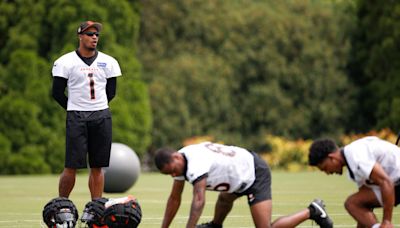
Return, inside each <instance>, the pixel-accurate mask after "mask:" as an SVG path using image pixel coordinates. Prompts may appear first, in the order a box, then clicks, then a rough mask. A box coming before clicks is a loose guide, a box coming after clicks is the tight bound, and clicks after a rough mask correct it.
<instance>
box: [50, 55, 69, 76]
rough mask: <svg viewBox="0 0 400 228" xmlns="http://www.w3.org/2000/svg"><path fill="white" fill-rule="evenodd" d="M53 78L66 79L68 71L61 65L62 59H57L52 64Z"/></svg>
mask: <svg viewBox="0 0 400 228" xmlns="http://www.w3.org/2000/svg"><path fill="white" fill-rule="evenodd" d="M51 73H52V75H53V77H55V76H57V77H62V78H66V79H68V70H67V68H66V67H65V65H64V64H63V60H62V59H57V60H56V61H55V62H54V64H53V69H52V70H51Z"/></svg>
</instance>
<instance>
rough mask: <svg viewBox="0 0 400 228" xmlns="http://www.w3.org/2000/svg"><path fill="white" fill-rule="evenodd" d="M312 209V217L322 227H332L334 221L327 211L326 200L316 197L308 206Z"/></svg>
mask: <svg viewBox="0 0 400 228" xmlns="http://www.w3.org/2000/svg"><path fill="white" fill-rule="evenodd" d="M308 209H309V210H310V219H312V220H314V221H315V222H316V223H317V224H318V225H319V226H320V227H321V228H332V227H333V222H332V220H331V218H329V216H328V213H326V210H325V205H324V202H323V201H322V200H320V199H315V200H314V201H312V202H311V204H310V206H308Z"/></svg>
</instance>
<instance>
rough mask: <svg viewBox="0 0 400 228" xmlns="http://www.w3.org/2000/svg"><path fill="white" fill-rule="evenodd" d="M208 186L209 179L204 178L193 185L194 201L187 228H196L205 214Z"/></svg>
mask: <svg viewBox="0 0 400 228" xmlns="http://www.w3.org/2000/svg"><path fill="white" fill-rule="evenodd" d="M206 186H207V178H206V177H204V178H202V179H201V180H199V181H197V182H196V183H195V184H194V185H193V199H192V206H191V208H190V216H189V220H188V223H187V224H186V228H194V227H196V224H197V221H198V220H199V218H200V215H201V213H202V212H203V208H204V204H205V201H206Z"/></svg>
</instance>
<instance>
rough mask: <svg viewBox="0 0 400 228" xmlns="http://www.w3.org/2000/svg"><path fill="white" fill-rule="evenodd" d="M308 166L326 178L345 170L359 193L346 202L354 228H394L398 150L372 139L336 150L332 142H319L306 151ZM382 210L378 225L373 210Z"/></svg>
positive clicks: (399, 192) (399, 183) (399, 199)
mask: <svg viewBox="0 0 400 228" xmlns="http://www.w3.org/2000/svg"><path fill="white" fill-rule="evenodd" d="M309 164H310V165H311V166H317V167H318V168H319V169H320V170H321V171H323V172H325V173H327V174H334V173H336V174H339V175H341V174H342V172H343V167H345V166H346V167H347V170H348V174H349V177H350V179H351V180H352V181H354V182H355V183H356V184H357V187H358V191H357V192H356V193H354V194H352V195H350V196H349V197H348V198H347V199H346V202H345V207H346V210H347V211H348V212H349V213H350V215H351V216H353V218H354V219H355V220H356V221H357V223H358V224H357V227H368V228H369V227H374V228H375V227H381V228H383V227H393V224H392V216H393V215H392V214H393V207H394V205H398V204H399V203H400V148H399V147H397V146H396V145H394V144H392V143H390V142H387V141H384V140H381V139H379V138H377V137H374V136H369V137H364V138H361V139H358V140H356V141H354V142H352V143H350V144H349V145H346V146H345V147H343V148H339V147H338V146H337V145H336V143H335V142H334V141H333V140H331V139H318V140H316V141H314V142H313V144H312V145H311V147H310V151H309ZM378 207H383V216H382V220H381V222H378V219H377V218H376V216H375V214H374V212H373V209H374V208H378Z"/></svg>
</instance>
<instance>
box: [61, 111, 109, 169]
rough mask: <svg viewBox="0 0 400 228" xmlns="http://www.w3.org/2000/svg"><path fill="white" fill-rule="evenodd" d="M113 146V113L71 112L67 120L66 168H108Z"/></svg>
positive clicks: (68, 113)
mask: <svg viewBox="0 0 400 228" xmlns="http://www.w3.org/2000/svg"><path fill="white" fill-rule="evenodd" d="M111 142H112V121H111V112H110V110H109V109H105V110H101V111H68V112H67V120H66V153H65V167H66V168H74V169H82V168H86V167H87V165H88V163H87V157H88V158H89V166H90V167H91V168H100V167H108V165H109V163H110V151H111Z"/></svg>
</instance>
